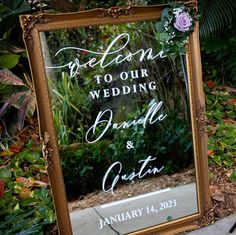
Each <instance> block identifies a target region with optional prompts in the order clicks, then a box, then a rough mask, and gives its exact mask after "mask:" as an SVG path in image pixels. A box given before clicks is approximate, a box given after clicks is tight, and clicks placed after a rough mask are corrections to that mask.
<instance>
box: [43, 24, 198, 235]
mask: <svg viewBox="0 0 236 235" xmlns="http://www.w3.org/2000/svg"><path fill="white" fill-rule="evenodd" d="M156 33H157V32H156V21H145V22H136V23H123V24H119V25H100V26H92V27H91V26H90V27H80V28H73V29H63V30H62V29H60V30H55V31H50V32H41V33H40V39H41V45H42V51H43V54H44V61H45V70H46V74H47V81H48V87H49V92H50V97H51V105H52V111H53V118H54V128H55V130H56V133H57V139H58V144H59V150H60V159H61V165H62V169H63V175H64V180H65V186H66V192H67V199H68V207H69V210H70V218H71V224H72V229H73V234H80V235H85V234H93V235H96V234H108V235H109V234H127V233H130V232H134V231H138V230H142V229H145V228H148V227H152V226H156V225H158V224H162V223H165V222H168V221H172V220H176V219H179V218H182V217H185V216H189V215H193V214H196V213H198V211H199V209H198V198H197V190H196V183H195V164H194V144H193V137H192V128H191V102H190V100H189V92H190V91H189V89H188V79H187V77H186V74H185V69H184V67H185V65H184V58H185V56H183V55H181V56H180V55H173V56H168V57H166V56H165V55H164V54H163V52H162V51H161V49H160V43H159V42H158V40H157V39H156Z"/></svg>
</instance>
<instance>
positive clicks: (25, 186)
mask: <svg viewBox="0 0 236 235" xmlns="http://www.w3.org/2000/svg"><path fill="white" fill-rule="evenodd" d="M27 146H28V147H25V149H24V150H23V151H22V152H20V153H18V154H15V155H13V156H12V157H10V156H8V155H9V154H10V153H11V151H8V152H7V151H6V149H5V151H1V152H0V154H1V158H2V159H3V162H2V167H1V169H0V191H1V193H0V234H1V235H3V234H44V233H45V231H46V228H47V226H48V225H50V224H52V223H54V222H55V213H54V209H53V203H52V198H51V193H50V190H49V188H48V180H47V176H46V167H45V166H46V163H45V160H44V159H43V157H42V154H41V151H40V150H37V149H36V145H35V144H33V142H32V141H30V142H29V143H28V144H27ZM4 159H5V161H4ZM9 159H11V161H9Z"/></svg>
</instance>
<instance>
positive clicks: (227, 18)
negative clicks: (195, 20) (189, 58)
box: [199, 0, 236, 38]
mask: <svg viewBox="0 0 236 235" xmlns="http://www.w3.org/2000/svg"><path fill="white" fill-rule="evenodd" d="M235 10H236V5H235V1H234V0H199V12H200V15H201V18H200V26H201V27H200V34H201V37H202V38H209V37H214V36H217V35H219V34H222V33H224V31H225V29H226V28H228V27H229V25H232V24H234V23H235V20H236V17H235Z"/></svg>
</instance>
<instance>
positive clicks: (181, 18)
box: [174, 12, 192, 32]
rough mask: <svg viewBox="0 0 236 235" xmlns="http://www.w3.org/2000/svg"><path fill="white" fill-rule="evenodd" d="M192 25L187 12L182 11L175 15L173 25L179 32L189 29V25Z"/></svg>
mask: <svg viewBox="0 0 236 235" xmlns="http://www.w3.org/2000/svg"><path fill="white" fill-rule="evenodd" d="M191 25H192V20H191V17H190V15H189V14H187V13H185V12H182V13H180V14H178V15H176V17H175V23H174V27H175V28H176V29H178V30H179V31H181V32H185V31H188V30H189V27H190V26H191Z"/></svg>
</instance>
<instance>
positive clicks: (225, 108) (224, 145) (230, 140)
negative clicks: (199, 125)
mask: <svg viewBox="0 0 236 235" xmlns="http://www.w3.org/2000/svg"><path fill="white" fill-rule="evenodd" d="M206 92H207V99H206V103H207V112H206V115H207V118H208V127H207V131H208V135H209V137H208V155H209V158H210V161H211V162H212V163H216V164H218V165H220V166H226V167H232V166H234V163H235V156H236V126H235V122H234V120H235V118H236V108H235V97H236V96H235V95H231V94H229V93H228V92H226V91H224V90H222V91H221V90H219V91H217V90H216V89H213V90H212V89H209V88H206Z"/></svg>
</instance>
